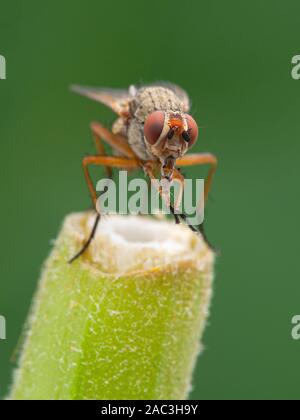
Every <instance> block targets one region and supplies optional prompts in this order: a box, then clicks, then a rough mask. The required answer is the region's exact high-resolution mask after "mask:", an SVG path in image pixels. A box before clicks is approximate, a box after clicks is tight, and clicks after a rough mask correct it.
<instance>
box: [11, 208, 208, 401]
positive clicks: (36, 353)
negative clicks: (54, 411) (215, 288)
mask: <svg viewBox="0 0 300 420" xmlns="http://www.w3.org/2000/svg"><path fill="white" fill-rule="evenodd" d="M92 222H93V217H92V215H91V214H90V213H82V214H75V215H70V216H68V217H67V219H66V221H65V223H64V226H63V229H62V231H61V233H60V235H59V238H58V240H57V241H56V244H55V246H54V250H53V252H52V254H51V256H50V257H49V259H48V261H47V263H46V265H45V268H44V271H43V274H42V278H41V281H40V284H39V290H38V292H37V295H36V297H35V300H34V304H33V308H32V311H31V316H30V319H29V323H28V324H29V328H28V331H27V334H26V340H25V345H24V348H23V351H22V355H21V359H20V366H19V368H18V370H17V372H16V375H15V381H14V384H13V386H12V391H11V395H10V397H9V398H10V399H16V400H17V399H22V400H24V399H25V400H28V399H45V400H49V399H51V400H53V399H54V400H57V399H60V400H61V399H70V400H82V399H100V400H104V399H185V398H187V396H188V393H189V390H190V387H191V377H192V372H193V368H194V365H195V362H196V357H197V354H198V352H199V348H200V347H199V346H200V338H201V335H202V332H203V329H204V325H205V322H206V319H207V315H208V307H209V303H210V297H211V283H212V270H213V262H214V256H213V253H212V252H211V251H210V250H209V249H208V248H207V246H206V245H205V244H204V242H203V240H202V238H201V237H197V236H196V235H195V234H193V233H192V232H190V231H189V229H188V228H186V227H184V226H175V225H174V224H173V223H170V222H165V221H156V220H153V219H148V218H145V217H141V216H139V217H133V216H127V217H122V216H111V217H109V218H108V219H107V220H104V221H102V222H101V224H100V226H99V228H98V232H97V235H96V237H95V239H94V241H93V243H92V245H91V247H90V249H89V250H88V252H87V253H86V254H85V255H84V256H83V257H82V258H81V259H79V260H77V261H76V262H74V263H73V264H72V265H69V264H68V263H67V261H68V260H69V258H70V257H71V256H72V255H73V254H75V253H76V251H77V250H78V248H79V247H80V245H81V243H82V241H84V239H85V238H86V237H87V236H88V232H89V229H90V226H91V225H92Z"/></svg>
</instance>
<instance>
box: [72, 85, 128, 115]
mask: <svg viewBox="0 0 300 420" xmlns="http://www.w3.org/2000/svg"><path fill="white" fill-rule="evenodd" d="M71 90H72V91H73V92H75V93H79V94H80V95H83V96H86V97H87V98H90V99H93V100H94V101H97V102H101V103H102V104H104V105H106V106H108V107H109V108H111V109H112V110H113V111H114V112H115V113H116V114H119V115H120V116H124V115H125V114H127V113H129V102H130V100H131V99H132V97H133V96H134V94H135V89H134V88H133V87H130V88H129V89H128V90H126V89H110V88H94V87H85V86H78V85H73V86H71Z"/></svg>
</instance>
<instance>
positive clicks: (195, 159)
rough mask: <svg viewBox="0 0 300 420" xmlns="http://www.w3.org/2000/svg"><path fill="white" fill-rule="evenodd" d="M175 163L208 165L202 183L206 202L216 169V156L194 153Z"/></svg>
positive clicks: (179, 164)
mask: <svg viewBox="0 0 300 420" xmlns="http://www.w3.org/2000/svg"><path fill="white" fill-rule="evenodd" d="M176 164H177V165H178V166H193V165H210V169H209V172H208V175H207V178H206V180H205V185H204V199H205V202H206V200H207V198H208V194H209V191H210V188H211V184H212V180H213V177H214V174H215V172H216V169H217V164H218V160H217V158H216V157H215V156H214V155H212V154H211V153H195V154H192V155H186V156H184V157H182V158H181V159H178V160H177V162H176Z"/></svg>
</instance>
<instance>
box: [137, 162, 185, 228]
mask: <svg viewBox="0 0 300 420" xmlns="http://www.w3.org/2000/svg"><path fill="white" fill-rule="evenodd" d="M153 164H154V163H153V162H147V163H144V165H143V169H144V172H145V174H146V175H148V177H149V178H150V180H151V183H152V185H154V186H155V187H156V189H157V191H158V193H159V194H160V196H161V197H162V199H163V200H164V201H165V203H166V205H167V206H168V207H169V208H170V211H171V213H172V214H173V216H174V219H175V222H176V224H179V223H180V218H179V215H178V214H177V213H176V212H175V209H174V207H173V206H172V205H171V203H170V200H169V197H167V196H166V195H165V194H164V192H163V190H162V188H161V185H160V184H159V183H158V181H157V178H156V177H155V175H154V170H153Z"/></svg>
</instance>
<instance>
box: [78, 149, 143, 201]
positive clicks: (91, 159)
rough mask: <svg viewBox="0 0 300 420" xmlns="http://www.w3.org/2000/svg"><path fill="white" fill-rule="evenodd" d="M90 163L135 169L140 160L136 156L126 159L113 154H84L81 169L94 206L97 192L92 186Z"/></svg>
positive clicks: (138, 165)
mask: <svg viewBox="0 0 300 420" xmlns="http://www.w3.org/2000/svg"><path fill="white" fill-rule="evenodd" d="M90 165H100V166H105V167H110V168H121V169H122V168H130V169H137V168H139V167H140V162H139V160H138V159H137V158H135V159H128V158H123V157H115V156H86V157H85V158H84V159H83V161H82V166H83V171H84V175H85V179H86V182H87V185H88V188H89V190H90V194H91V197H92V200H93V203H94V206H95V207H96V203H97V199H98V197H97V192H96V189H95V187H94V184H93V181H92V178H91V175H90V172H89V166H90Z"/></svg>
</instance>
